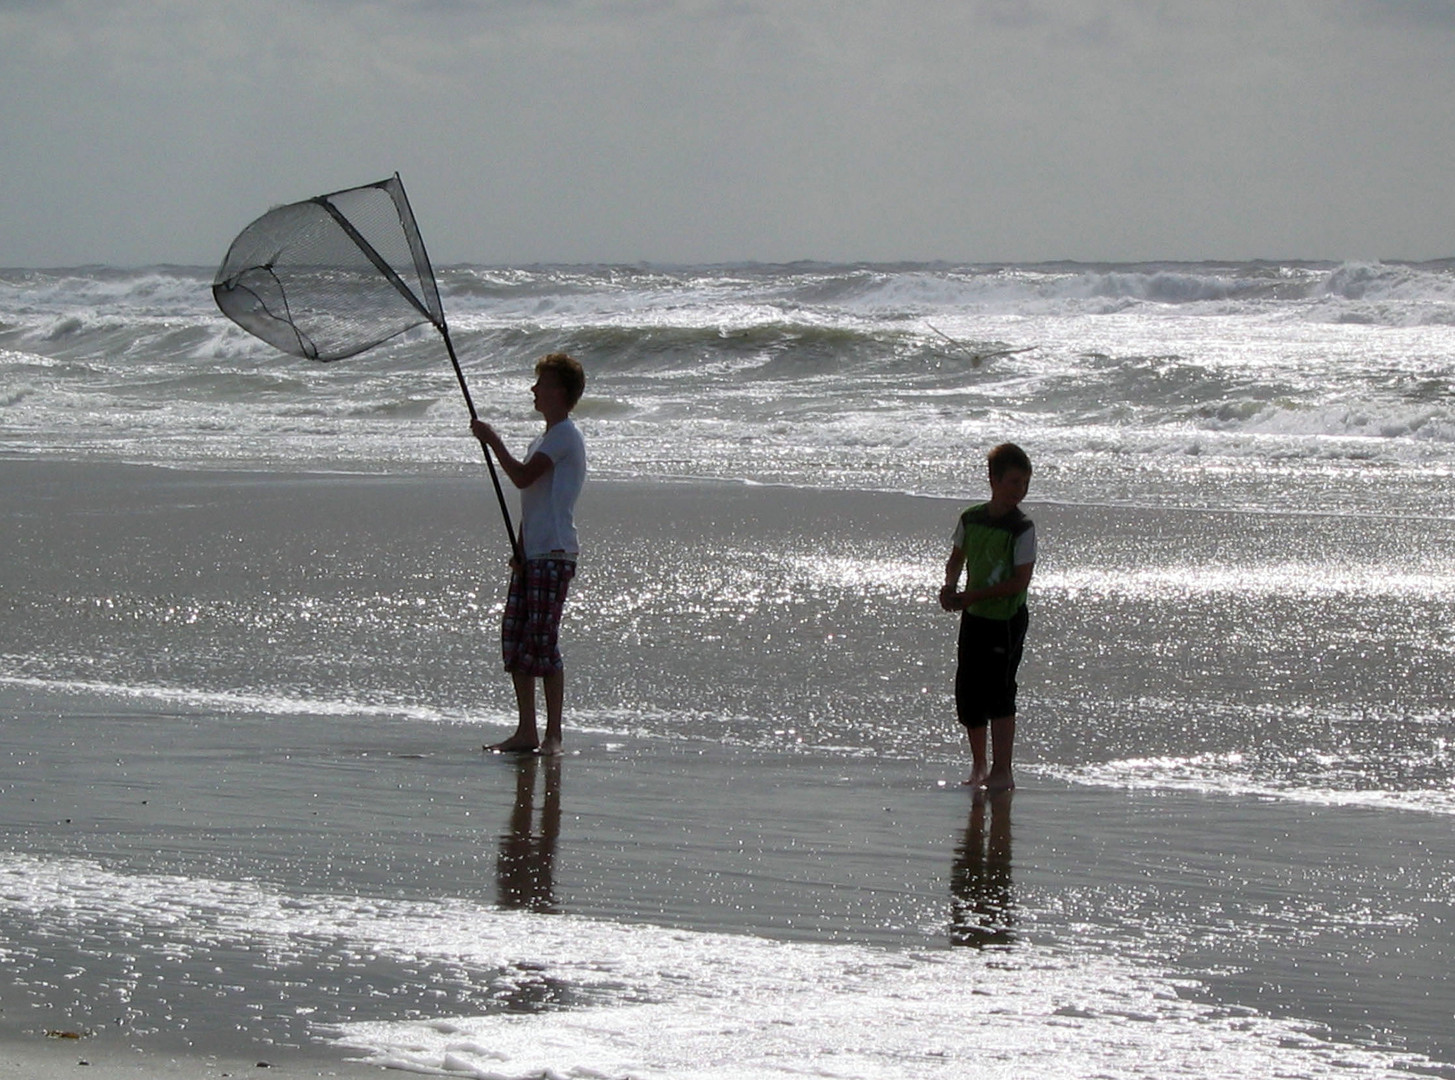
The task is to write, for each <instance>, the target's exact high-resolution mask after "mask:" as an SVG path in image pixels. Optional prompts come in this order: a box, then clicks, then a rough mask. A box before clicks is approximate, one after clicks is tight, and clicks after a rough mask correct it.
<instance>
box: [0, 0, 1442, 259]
mask: <svg viewBox="0 0 1455 1080" xmlns="http://www.w3.org/2000/svg"><path fill="white" fill-rule="evenodd" d="M1452 28H1455V12H1452V5H1451V4H1448V3H1436V2H1434V0H1425V2H1420V0H1411V2H1406V3H1394V2H1372V0H1258V2H1254V0H1232V2H1230V3H1227V4H1220V5H1208V4H1202V3H1196V2H1193V0H1158V2H1154V0H1120V2H1112V0H1059V2H1057V3H1050V2H1044V3H1043V2H1039V0H1015V2H1011V0H963V2H956V3H952V4H947V3H943V2H942V0H894V2H888V0H852V2H827V0H812V2H810V0H675V2H674V0H655V2H652V0H646V2H634V3H633V2H605V0H597V2H590V0H574V2H572V0H558V2H542V0H531V2H506V0H501V2H469V0H415V2H388V3H385V2H362V0H326V2H320V3H312V4H306V5H298V4H291V3H287V2H284V0H259V2H256V3H253V4H250V5H247V6H238V5H230V4H217V3H196V2H183V0H118V2H116V3H113V4H108V5H91V4H81V3H67V2H56V3H41V2H32V3H14V2H11V3H9V4H0V93H3V94H4V95H5V100H6V101H7V103H8V107H7V109H6V110H5V111H4V113H3V115H0V143H3V145H4V146H5V147H6V148H7V149H6V154H5V155H4V158H3V160H0V182H3V183H4V185H5V189H6V191H7V193H8V197H7V200H6V204H7V205H6V207H5V208H4V209H0V262H5V263H9V264H12V265H25V264H45V263H54V262H81V261H105V262H120V263H135V262H155V261H183V262H200V263H204V264H205V263H209V262H211V261H213V260H214V259H215V258H216V257H220V254H221V252H222V250H224V249H225V247H226V244H227V242H228V240H229V239H230V238H231V235H232V234H233V233H234V232H235V231H236V230H237V229H238V228H240V227H241V226H242V225H243V224H245V223H246V222H247V221H248V220H250V219H251V218H252V217H254V216H256V214H257V213H260V212H261V211H262V210H263V209H266V208H267V207H268V206H270V205H274V204H276V203H280V202H286V201H291V200H293V199H296V198H300V197H304V196H306V195H308V194H313V193H315V192H318V191H325V190H331V189H334V188H339V187H345V186H349V185H351V184H354V183H359V182H363V181H366V180H370V179H376V178H377V177H379V176H384V175H388V174H389V173H391V172H393V171H394V170H396V169H398V170H399V171H401V173H402V174H403V175H404V177H405V180H406V182H407V183H408V185H409V188H410V192H411V196H412V197H413V200H414V203H415V208H416V211H417V213H418V214H419V217H420V219H421V224H422V227H423V228H424V229H425V230H426V236H427V239H429V241H430V246H431V250H432V253H433V254H434V256H435V258H436V260H437V261H439V262H451V261H479V262H503V261H613V260H623V261H635V260H655V261H716V260H733V259H762V260H780V259H793V258H824V259H848V260H854V259H870V260H873V259H900V258H906V259H936V258H941V259H963V260H1029V259H1042V258H1061V257H1069V258H1082V259H1133V258H1158V257H1165V258H1176V257H1181V258H1201V257H1253V256H1259V255H1266V256H1305V257H1332V258H1340V257H1379V256H1389V257H1401V256H1402V257H1434V256H1437V255H1442V254H1449V251H1450V248H1451V242H1450V240H1449V237H1448V234H1445V235H1442V234H1441V233H1440V231H1439V229H1438V227H1434V228H1432V223H1435V222H1438V221H1439V220H1440V215H1441V214H1443V213H1444V212H1445V201H1446V199H1445V196H1444V193H1443V191H1442V190H1441V189H1442V186H1443V176H1444V175H1448V172H1449V168H1450V165H1451V154H1452V147H1455V132H1452V125H1451V121H1450V120H1449V119H1448V116H1447V114H1448V112H1449V109H1448V105H1447V103H1448V101H1449V100H1451V97H1452V93H1451V92H1452V90H1455V85H1452V82H1455V71H1452V65H1450V64H1449V63H1448V57H1449V45H1450V43H1451V42H1450V36H1449V34H1450V32H1451V30H1452Z"/></svg>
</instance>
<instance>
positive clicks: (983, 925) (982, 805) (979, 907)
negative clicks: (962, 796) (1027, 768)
mask: <svg viewBox="0 0 1455 1080" xmlns="http://www.w3.org/2000/svg"><path fill="white" fill-rule="evenodd" d="M1013 798H1015V793H1014V792H1010V791H1004V792H1001V793H1000V794H999V795H993V796H990V797H989V798H987V797H986V796H984V795H981V794H979V793H977V794H976V796H975V805H974V806H973V807H972V808H971V810H970V823H969V824H968V825H967V826H966V828H965V842H964V843H963V844H962V845H961V846H960V847H959V848H957V849H956V850H955V866H954V870H953V871H952V872H951V874H950V890H951V891H952V892H953V893H954V894H955V901H954V906H953V907H952V908H951V918H950V944H951V945H973V946H986V945H1009V944H1011V943H1012V942H1013V941H1014V940H1015V923H1016V912H1015V889H1014V887H1013V886H1012V884H1011V879H1010V801H1011V799H1013ZM987 803H989V804H990V806H989V810H990V814H989V816H990V830H989V839H988V841H987V839H986V828H985V818H986V804H987Z"/></svg>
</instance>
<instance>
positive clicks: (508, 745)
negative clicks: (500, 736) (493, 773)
mask: <svg viewBox="0 0 1455 1080" xmlns="http://www.w3.org/2000/svg"><path fill="white" fill-rule="evenodd" d="M539 747H540V743H538V742H536V741H535V740H534V739H529V738H526V737H525V736H523V735H512V736H511V737H510V738H508V739H506V740H505V741H504V742H498V743H490V744H488V745H487V746H485V747H484V749H485V751H486V752H487V753H491V754H529V753H531V752H532V751H534V750H536V749H538V748H539Z"/></svg>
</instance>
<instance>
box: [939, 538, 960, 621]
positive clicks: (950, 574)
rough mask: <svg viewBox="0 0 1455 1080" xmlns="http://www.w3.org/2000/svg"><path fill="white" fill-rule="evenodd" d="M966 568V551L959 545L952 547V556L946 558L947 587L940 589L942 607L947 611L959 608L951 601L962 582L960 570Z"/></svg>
mask: <svg viewBox="0 0 1455 1080" xmlns="http://www.w3.org/2000/svg"><path fill="white" fill-rule="evenodd" d="M964 568H965V553H964V552H963V551H961V550H960V549H959V548H957V547H952V548H951V549H950V557H949V558H948V559H946V560H945V587H944V588H943V589H941V590H940V607H942V608H944V609H945V610H946V611H956V610H958V609H957V608H956V607H955V606H954V604H953V603H952V602H951V601H953V600H954V599H955V597H956V596H957V594H956V592H955V589H956V588H958V587H959V584H960V571H961V570H963V569H964Z"/></svg>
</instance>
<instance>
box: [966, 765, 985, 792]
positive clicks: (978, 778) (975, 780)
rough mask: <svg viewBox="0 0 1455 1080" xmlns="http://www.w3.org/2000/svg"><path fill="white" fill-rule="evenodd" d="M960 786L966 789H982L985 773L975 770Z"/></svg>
mask: <svg viewBox="0 0 1455 1080" xmlns="http://www.w3.org/2000/svg"><path fill="white" fill-rule="evenodd" d="M960 786H961V787H967V788H979V787H984V786H985V773H983V772H981V771H980V770H979V769H976V770H975V771H974V772H972V773H971V774H970V775H969V776H967V777H966V778H965V781H964V782H963V783H962V784H961V785H960Z"/></svg>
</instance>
